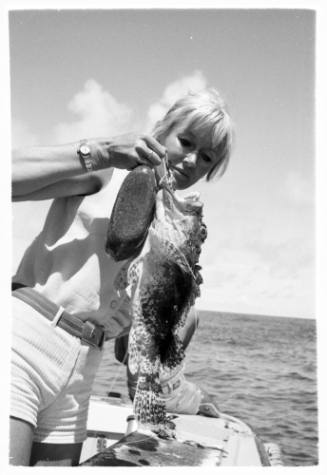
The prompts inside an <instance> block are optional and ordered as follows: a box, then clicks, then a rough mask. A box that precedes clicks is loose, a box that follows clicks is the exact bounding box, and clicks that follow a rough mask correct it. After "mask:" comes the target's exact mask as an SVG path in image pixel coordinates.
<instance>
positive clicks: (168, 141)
mask: <svg viewBox="0 0 327 475" xmlns="http://www.w3.org/2000/svg"><path fill="white" fill-rule="evenodd" d="M162 145H164V146H165V147H166V149H167V154H168V164H169V168H170V170H171V172H172V174H173V177H174V179H175V186H176V189H178V190H185V189H186V188H189V187H190V186H192V185H194V183H196V182H197V181H198V180H200V178H202V177H204V176H205V175H206V174H207V173H208V172H209V171H210V170H211V168H212V167H213V166H214V165H215V164H216V163H218V161H219V159H218V157H217V155H216V154H215V152H214V151H213V150H212V149H211V148H210V147H209V146H208V142H207V140H205V139H203V138H200V137H198V136H197V135H196V131H194V130H191V129H189V128H188V127H187V125H186V124H185V125H183V123H182V124H179V125H176V126H175V127H174V128H173V129H172V130H171V131H170V132H169V134H168V135H167V136H166V138H165V139H164V140H163V141H162Z"/></svg>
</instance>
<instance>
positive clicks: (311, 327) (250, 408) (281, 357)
mask: <svg viewBox="0 0 327 475" xmlns="http://www.w3.org/2000/svg"><path fill="white" fill-rule="evenodd" d="M199 316H200V325H199V328H198V329H197V331H196V333H195V335H194V337H193V339H192V341H191V343H190V345H189V347H188V349H187V356H186V371H185V375H186V377H187V378H188V379H189V380H190V381H192V382H195V383H196V384H198V385H199V386H201V387H203V388H204V389H205V390H206V391H207V392H209V393H210V394H213V395H215V396H216V398H217V401H218V404H219V408H220V410H221V411H222V412H226V413H229V414H231V415H233V416H236V417H238V418H240V419H242V420H243V421H244V422H246V423H247V424H249V425H250V426H251V427H252V429H253V430H254V432H255V433H256V434H257V435H258V436H259V437H260V439H261V440H262V441H263V442H274V443H277V444H278V445H279V447H280V448H281V450H282V455H283V462H284V464H285V465H289V466H305V465H315V464H317V463H318V451H317V444H318V433H317V425H318V422H317V379H316V325H315V321H314V320H309V319H302V318H282V317H267V316H255V315H253V316H252V315H244V314H228V313H218V312H199ZM108 391H118V392H120V393H122V394H123V395H124V396H125V397H126V398H127V389H126V372H125V367H124V366H123V365H122V364H121V363H118V362H117V361H115V357H114V345H113V342H107V343H106V344H105V348H104V357H103V360H102V363H101V366H100V368H99V371H98V373H97V376H96V380H95V382H94V386H93V393H94V394H101V395H105V394H107V392H108Z"/></svg>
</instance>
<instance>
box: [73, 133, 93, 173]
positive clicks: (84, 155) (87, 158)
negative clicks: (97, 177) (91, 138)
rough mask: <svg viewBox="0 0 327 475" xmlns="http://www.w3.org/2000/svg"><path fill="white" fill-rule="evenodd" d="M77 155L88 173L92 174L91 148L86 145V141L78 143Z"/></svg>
mask: <svg viewBox="0 0 327 475" xmlns="http://www.w3.org/2000/svg"><path fill="white" fill-rule="evenodd" d="M77 155H78V156H79V157H80V159H81V160H82V163H83V165H84V167H85V169H86V170H87V171H88V172H93V163H92V155H91V148H90V146H89V145H88V143H87V141H86V140H82V141H81V142H80V143H79V146H78V149H77Z"/></svg>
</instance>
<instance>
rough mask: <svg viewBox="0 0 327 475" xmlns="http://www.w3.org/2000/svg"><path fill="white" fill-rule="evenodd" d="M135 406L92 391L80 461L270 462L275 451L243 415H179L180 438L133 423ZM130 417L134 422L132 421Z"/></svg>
mask: <svg viewBox="0 0 327 475" xmlns="http://www.w3.org/2000/svg"><path fill="white" fill-rule="evenodd" d="M131 415H132V406H131V405H130V404H129V403H124V402H123V401H122V400H121V399H119V398H103V397H96V396H92V398H91V402H90V409H89V417H88V438H87V440H86V441H85V442H84V444H83V449H82V453H81V458H80V463H81V465H92V466H117V465H123V466H124V465H125V466H145V465H150V466H172V465H173V466H181V465H182V466H202V465H204V466H208V465H209V466H216V467H217V466H264V465H271V463H270V460H269V453H268V451H267V450H266V449H265V446H264V444H262V443H261V441H260V440H259V439H258V437H257V436H256V435H255V434H254V432H253V431H252V429H251V428H250V427H249V426H248V425H247V424H245V423H244V422H242V421H241V420H239V419H237V418H235V417H232V416H229V415H227V414H221V417H219V418H211V417H204V416H200V415H194V416H193V415H184V414H178V415H177V414H175V415H173V417H174V423H175V425H176V439H173V440H170V439H168V440H167V439H162V438H159V437H157V436H156V435H155V434H153V433H152V432H151V431H138V430H134V429H135V428H136V426H134V427H131V421H132V418H131V417H130V416H131ZM128 419H129V422H128Z"/></svg>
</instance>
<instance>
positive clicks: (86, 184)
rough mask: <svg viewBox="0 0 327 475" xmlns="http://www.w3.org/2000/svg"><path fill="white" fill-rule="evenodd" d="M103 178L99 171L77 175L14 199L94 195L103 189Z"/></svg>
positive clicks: (35, 199)
mask: <svg viewBox="0 0 327 475" xmlns="http://www.w3.org/2000/svg"><path fill="white" fill-rule="evenodd" d="M102 185H103V180H101V178H100V177H99V172H94V173H89V174H85V175H77V176H73V177H71V178H65V179H63V180H60V181H57V182H56V183H51V184H50V185H48V186H45V187H44V188H41V189H39V190H36V191H33V192H32V193H28V194H26V195H18V196H13V198H12V201H14V202H17V201H38V200H50V199H54V198H63V197H65V196H77V195H92V194H93V193H96V192H97V191H99V190H100V189H101V187H102Z"/></svg>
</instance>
